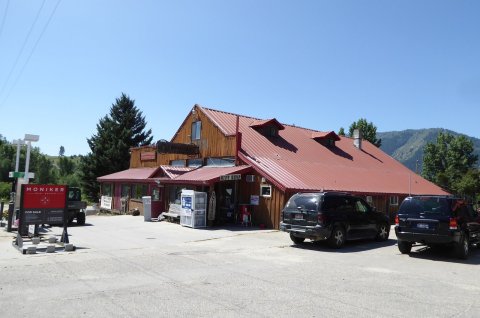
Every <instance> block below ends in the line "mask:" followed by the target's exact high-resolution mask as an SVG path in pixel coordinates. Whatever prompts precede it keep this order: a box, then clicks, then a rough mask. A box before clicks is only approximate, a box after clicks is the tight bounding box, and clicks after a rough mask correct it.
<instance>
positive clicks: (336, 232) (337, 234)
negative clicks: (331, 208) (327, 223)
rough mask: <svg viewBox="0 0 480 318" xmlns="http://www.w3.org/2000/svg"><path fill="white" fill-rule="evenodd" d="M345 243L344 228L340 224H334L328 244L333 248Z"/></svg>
mask: <svg viewBox="0 0 480 318" xmlns="http://www.w3.org/2000/svg"><path fill="white" fill-rule="evenodd" d="M344 244H345V230H344V229H343V228H342V227H341V226H338V225H337V226H335V227H334V228H333V231H332V235H330V237H329V238H328V245H330V247H333V248H341V247H342V246H343V245H344Z"/></svg>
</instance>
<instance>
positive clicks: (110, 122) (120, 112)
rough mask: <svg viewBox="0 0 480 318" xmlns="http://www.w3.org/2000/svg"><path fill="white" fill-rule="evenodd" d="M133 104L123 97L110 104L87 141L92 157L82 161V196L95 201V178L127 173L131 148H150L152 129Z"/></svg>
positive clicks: (123, 95) (96, 184)
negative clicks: (122, 171) (147, 127)
mask: <svg viewBox="0 0 480 318" xmlns="http://www.w3.org/2000/svg"><path fill="white" fill-rule="evenodd" d="M146 125H147V122H146V121H145V117H144V116H143V115H142V112H141V111H140V110H139V109H138V108H137V107H136V106H135V101H134V100H132V99H130V97H129V96H127V95H125V94H124V93H122V95H121V96H120V98H117V99H116V100H115V104H112V107H111V108H110V113H109V114H108V115H106V116H105V117H103V118H101V119H100V121H99V123H98V124H97V133H96V134H94V135H93V136H92V137H91V138H89V139H87V142H88V146H89V147H90V150H91V153H89V154H88V155H86V156H84V157H82V159H81V164H80V170H81V173H82V175H81V179H82V185H83V189H84V191H85V194H86V195H87V196H88V198H90V199H91V200H93V201H97V200H98V194H99V185H98V182H97V177H100V176H102V175H106V174H110V173H114V172H118V171H121V170H125V169H128V167H129V164H130V148H132V147H138V146H143V145H150V144H151V143H152V139H153V137H152V136H151V134H152V131H151V129H149V130H145V127H146Z"/></svg>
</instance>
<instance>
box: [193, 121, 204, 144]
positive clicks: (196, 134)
mask: <svg viewBox="0 0 480 318" xmlns="http://www.w3.org/2000/svg"><path fill="white" fill-rule="evenodd" d="M201 130H202V122H201V121H194V122H193V123H192V141H193V140H199V139H200V131H201Z"/></svg>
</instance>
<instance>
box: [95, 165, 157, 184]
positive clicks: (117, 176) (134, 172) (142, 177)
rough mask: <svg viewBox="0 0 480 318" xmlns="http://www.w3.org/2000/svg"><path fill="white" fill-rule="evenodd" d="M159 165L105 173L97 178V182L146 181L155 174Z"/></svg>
mask: <svg viewBox="0 0 480 318" xmlns="http://www.w3.org/2000/svg"><path fill="white" fill-rule="evenodd" d="M158 169H159V167H155V168H132V169H127V170H123V171H119V172H115V173H112V174H107V175H105V176H101V177H98V178H97V181H99V182H109V181H112V182H130V181H133V182H140V181H147V180H146V179H148V178H150V177H152V176H153V175H155V173H156V171H157V170H158Z"/></svg>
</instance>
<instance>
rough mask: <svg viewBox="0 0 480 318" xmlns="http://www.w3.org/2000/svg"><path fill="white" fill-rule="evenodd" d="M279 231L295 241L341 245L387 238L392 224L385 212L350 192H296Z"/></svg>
mask: <svg viewBox="0 0 480 318" xmlns="http://www.w3.org/2000/svg"><path fill="white" fill-rule="evenodd" d="M280 230H282V231H284V232H288V233H290V238H291V239H292V241H293V242H294V243H295V244H300V243H302V242H303V241H305V239H306V238H308V239H310V240H312V241H322V240H327V242H328V244H329V245H330V246H331V247H333V248H340V247H342V246H343V244H344V243H345V240H354V239H363V238H375V239H377V240H379V241H385V240H387V239H388V235H389V234H390V223H389V220H388V217H387V216H386V215H385V214H383V213H380V212H376V211H375V210H374V209H373V208H371V207H370V206H369V205H368V204H367V203H366V202H365V201H364V200H363V199H362V198H359V197H356V196H353V195H350V194H347V193H339V192H319V193H297V194H294V195H293V196H292V197H291V198H290V200H288V202H287V204H286V205H285V208H284V209H283V211H282V217H281V222H280Z"/></svg>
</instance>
